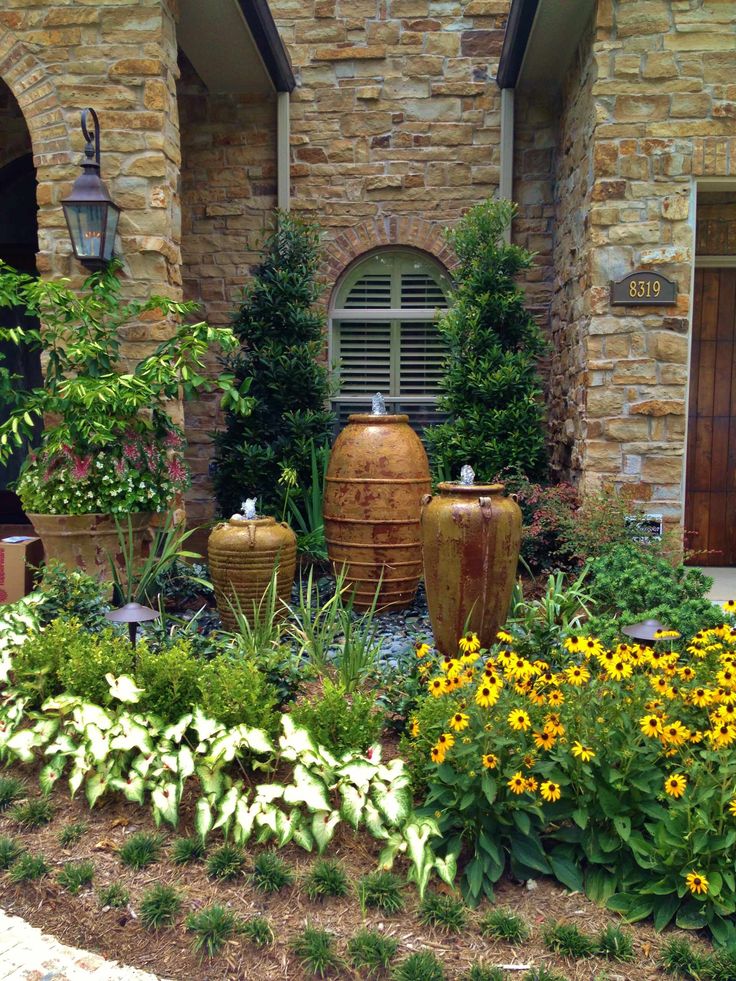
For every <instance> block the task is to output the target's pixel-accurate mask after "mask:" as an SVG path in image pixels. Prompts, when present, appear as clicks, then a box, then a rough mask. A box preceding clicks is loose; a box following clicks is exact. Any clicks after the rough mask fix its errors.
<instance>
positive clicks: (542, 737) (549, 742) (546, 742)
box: [534, 729, 556, 749]
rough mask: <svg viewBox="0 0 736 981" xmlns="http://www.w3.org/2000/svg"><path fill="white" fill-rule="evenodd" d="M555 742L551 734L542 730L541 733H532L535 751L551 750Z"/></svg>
mask: <svg viewBox="0 0 736 981" xmlns="http://www.w3.org/2000/svg"><path fill="white" fill-rule="evenodd" d="M555 742H556V740H555V737H554V735H553V734H552V733H551V732H547V730H546V729H543V730H542V732H535V733H534V745H535V746H536V747H537V749H552V747H553V746H554V744H555Z"/></svg>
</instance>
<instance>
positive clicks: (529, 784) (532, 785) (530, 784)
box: [526, 777, 539, 794]
mask: <svg viewBox="0 0 736 981" xmlns="http://www.w3.org/2000/svg"><path fill="white" fill-rule="evenodd" d="M538 786H539V783H538V782H537V778H536V777H527V778H526V789H527V791H528V792H529V793H530V794H535V793H536V792H537V787H538Z"/></svg>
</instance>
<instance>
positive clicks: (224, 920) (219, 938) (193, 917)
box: [187, 905, 238, 957]
mask: <svg viewBox="0 0 736 981" xmlns="http://www.w3.org/2000/svg"><path fill="white" fill-rule="evenodd" d="M237 928H238V918H237V916H236V915H235V914H234V913H233V912H232V910H229V909H226V908H225V907H224V906H217V905H214V906H207V907H206V908H205V909H203V910H200V911H199V913H190V914H189V916H188V917H187V930H189V931H190V932H191V933H193V934H194V940H193V941H192V947H193V948H194V950H195V952H196V953H198V954H202V956H204V955H205V954H206V955H207V956H208V957H214V956H215V955H216V954H218V953H219V952H220V951H221V950H222V948H223V947H224V946H225V944H226V943H227V942H228V940H230V938H231V937H232V936H233V934H234V933H235V931H236V929H237Z"/></svg>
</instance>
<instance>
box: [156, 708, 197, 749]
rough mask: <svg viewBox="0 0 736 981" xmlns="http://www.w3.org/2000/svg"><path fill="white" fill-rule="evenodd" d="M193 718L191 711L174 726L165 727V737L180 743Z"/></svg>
mask: <svg viewBox="0 0 736 981" xmlns="http://www.w3.org/2000/svg"><path fill="white" fill-rule="evenodd" d="M192 719H193V716H192V714H191V713H189V714H187V715H183V716H182V717H181V718H180V719H179V721H178V722H176V723H175V724H174V725H173V726H169V727H168V728H167V729H164V732H163V737H164V739H169V740H171V742H172V743H180V742H181V741H182V739H183V738H184V733H185V732H186V731H187V729H188V728H189V724H190V723H191V721H192Z"/></svg>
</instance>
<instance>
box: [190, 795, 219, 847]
mask: <svg viewBox="0 0 736 981" xmlns="http://www.w3.org/2000/svg"><path fill="white" fill-rule="evenodd" d="M213 821H214V818H213V816H212V807H211V805H210V802H209V801H208V800H207V799H206V798H205V797H200V799H199V800H198V801H197V804H196V806H195V808H194V829H195V831H196V832H197V834H198V835H199V837H200V838H201V839H202V841H204V840H205V838H206V837H207V835H208V834H209V833H210V831H211V830H212V824H213Z"/></svg>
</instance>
